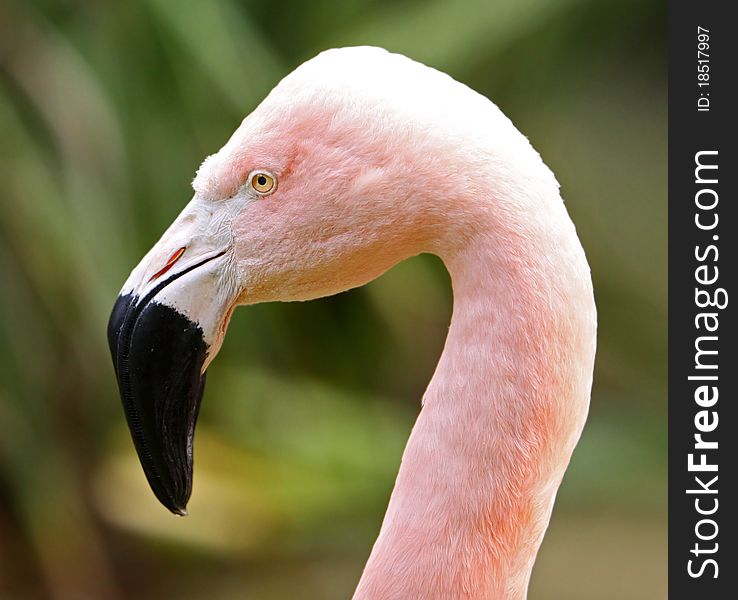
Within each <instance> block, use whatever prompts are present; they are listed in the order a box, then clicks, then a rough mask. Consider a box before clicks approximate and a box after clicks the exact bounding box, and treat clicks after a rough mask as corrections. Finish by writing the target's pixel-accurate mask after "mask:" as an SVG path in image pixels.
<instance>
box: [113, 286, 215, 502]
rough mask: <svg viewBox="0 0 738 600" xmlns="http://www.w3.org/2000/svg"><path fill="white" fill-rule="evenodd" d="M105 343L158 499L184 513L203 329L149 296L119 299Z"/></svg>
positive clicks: (199, 392) (199, 393) (198, 397)
mask: <svg viewBox="0 0 738 600" xmlns="http://www.w3.org/2000/svg"><path fill="white" fill-rule="evenodd" d="M108 341H109V343H110V351H111V355H112V358H113V364H114V367H115V373H116V376H117V379H118V387H119V390H120V396H121V400H122V402H123V408H124V411H125V414H126V419H127V421H128V427H129V429H130V432H131V437H132V438H133V443H134V445H135V447H136V452H137V453H138V457H139V460H140V461H141V466H142V467H143V470H144V473H145V475H146V478H147V479H148V481H149V485H150V486H151V489H152V491H153V492H154V494H155V495H156V497H157V498H158V499H159V501H160V502H161V503H162V504H163V505H164V506H165V507H166V508H167V509H168V510H169V511H171V512H172V513H174V514H175V515H178V516H185V515H186V514H187V502H188V500H189V498H190V494H191V491H192V465H193V441H194V435H195V424H196V422H197V416H198V413H199V410H200V402H201V400H202V394H203V389H204V386H205V373H203V372H202V367H203V364H204V362H205V358H206V356H207V351H208V345H207V344H206V342H205V340H204V338H203V332H202V329H201V328H200V327H199V325H198V324H197V323H193V322H192V321H191V320H190V319H189V318H188V317H187V316H185V315H183V314H181V313H180V312H178V311H176V310H175V309H174V308H171V307H169V306H166V305H164V304H160V303H158V302H156V301H155V300H153V299H152V298H150V297H144V298H143V299H141V300H139V298H138V297H137V296H132V295H126V296H121V297H120V298H118V300H117V302H116V303H115V306H114V308H113V312H112V314H111V316H110V322H109V325H108Z"/></svg>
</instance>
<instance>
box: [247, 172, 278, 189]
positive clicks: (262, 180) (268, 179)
mask: <svg viewBox="0 0 738 600" xmlns="http://www.w3.org/2000/svg"><path fill="white" fill-rule="evenodd" d="M251 187H252V188H254V191H255V192H256V193H257V194H262V195H265V194H271V193H272V192H273V191H274V190H275V188H276V187H277V181H276V180H275V179H274V176H273V175H270V174H269V173H265V172H264V171H256V172H254V173H252V174H251Z"/></svg>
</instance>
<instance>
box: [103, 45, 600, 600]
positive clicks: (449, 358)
mask: <svg viewBox="0 0 738 600" xmlns="http://www.w3.org/2000/svg"><path fill="white" fill-rule="evenodd" d="M193 188H194V196H193V198H192V200H191V201H190V202H189V203H188V204H187V205H186V207H185V208H184V210H183V211H182V213H181V214H180V215H179V217H178V218H177V219H176V220H175V221H174V222H173V223H172V225H171V226H170V227H169V229H168V230H167V231H166V232H165V233H164V235H163V237H162V238H161V240H160V241H159V242H158V243H157V244H156V245H155V246H154V247H153V248H152V249H151V250H150V251H149V252H148V253H147V254H146V256H145V257H144V258H143V259H142V260H141V262H140V263H139V264H138V266H136V267H135V268H134V269H133V271H132V273H131V275H130V277H129V278H128V280H127V281H126V283H125V284H124V286H123V288H122V291H121V293H120V296H119V297H118V299H117V301H116V303H115V306H114V308H113V311H112V314H111V317H110V322H109V325H108V338H109V343H110V347H111V353H112V357H113V363H114V365H115V372H116V376H117V380H118V384H119V388H120V394H121V398H122V402H123V406H124V409H125V414H126V417H127V421H128V425H129V428H130V431H131V435H132V438H133V441H134V444H135V447H136V450H137V452H138V456H139V459H140V462H141V464H142V467H143V470H144V472H145V474H146V477H147V479H148V481H149V484H150V486H151V488H152V490H153V492H154V493H155V494H156V496H157V498H158V499H159V500H160V501H161V502H162V504H163V505H164V506H165V507H166V508H168V509H169V510H170V511H172V512H173V513H175V514H178V515H184V514H186V504H187V501H188V499H189V497H190V493H191V490H192V457H193V439H194V430H195V422H196V419H197V415H198V411H199V407H200V401H201V398H202V393H203V386H204V382H205V372H206V369H207V367H208V365H209V364H210V361H212V360H213V358H214V357H215V355H216V354H217V353H218V350H219V349H220V347H221V344H222V342H223V337H224V335H225V332H226V328H227V326H228V322H229V319H230V317H231V314H232V312H233V310H234V308H235V307H236V306H237V305H242V304H244V305H246V304H254V303H258V302H271V301H298V300H299V301H302V300H310V299H315V298H319V297H324V296H328V295H331V294H336V293H338V292H342V291H344V290H347V289H350V288H354V287H357V286H361V285H363V284H365V283H367V282H369V281H371V280H372V279H374V278H376V277H378V276H379V275H381V274H382V273H384V272H385V271H386V270H387V269H389V268H391V267H392V266H393V265H395V264H397V263H398V262H400V261H402V260H404V259H406V258H408V257H411V256H414V255H417V254H419V253H433V254H436V255H437V256H439V257H440V258H441V259H442V261H443V262H444V264H445V266H446V268H447V270H448V272H449V274H450V276H451V281H452V288H453V295H454V306H453V312H452V317H451V324H450V329H449V333H448V337H447V339H446V342H445V346H444V349H443V353H442V355H441V357H440V360H439V362H438V365H437V368H436V370H435V373H434V374H433V377H432V379H431V381H430V383H429V385H428V388H427V390H426V392H425V394H424V396H423V398H422V409H421V411H420V413H419V416H418V417H417V420H416V422H415V425H414V427H413V429H412V432H411V434H410V438H409V440H408V442H407V446H406V448H405V451H404V453H403V456H402V463H401V466H400V468H399V473H398V475H397V479H396V483H395V486H394V489H393V491H392V494H391V497H390V500H389V505H388V508H387V512H386V514H385V517H384V521H383V523H382V525H381V528H380V531H379V536H378V538H377V540H376V542H375V544H374V547H373V549H372V551H371V554H370V556H369V559H368V561H367V563H366V566H365V569H364V572H363V575H362V576H361V578H360V581H359V583H358V587H357V589H356V592H355V595H354V599H355V600H394V599H397V600H409V599H413V600H414V599H444V600H446V599H454V598H464V599H482V598H485V599H516V600H517V599H521V598H526V596H527V588H528V582H529V579H530V575H531V570H532V568H533V563H534V560H535V557H536V554H537V551H538V548H539V547H540V544H541V542H542V539H543V536H544V532H545V530H546V528H547V526H548V522H549V519H550V515H551V511H552V509H553V504H554V499H555V496H556V492H557V490H558V488H559V485H560V483H561V480H562V477H563V474H564V471H565V470H566V467H567V465H568V463H569V460H570V457H571V454H572V452H573V450H574V447H575V445H576V443H577V441H578V439H579V436H580V434H581V431H582V428H583V426H584V423H585V420H586V416H587V412H588V407H589V398H590V391H591V384H592V371H593V362H594V355H595V345H596V309H595V303H594V298H593V290H592V283H591V275H590V271H589V266H588V264H587V260H586V258H585V255H584V251H583V249H582V246H581V244H580V242H579V239H578V237H577V234H576V231H575V228H574V225H573V223H572V221H571V219H570V218H569V216H568V214H567V211H566V209H565V207H564V203H563V201H562V199H561V196H560V194H559V186H558V183H557V181H556V179H555V178H554V175H553V174H552V172H551V171H550V170H549V169H548V168H547V167H546V166H545V164H544V163H543V161H542V160H541V158H540V156H539V155H538V153H537V152H536V151H535V150H534V149H533V148H532V146H531V145H530V143H529V142H528V140H527V139H526V138H525V137H524V136H523V135H522V134H521V133H520V132H519V131H518V130H517V129H516V128H515V126H514V125H513V124H512V122H511V121H510V120H509V119H508V118H507V117H505V115H504V114H503V113H502V112H501V111H500V110H499V109H498V108H497V107H496V106H495V105H494V104H493V103H492V102H490V101H489V100H488V99H487V98H485V97H484V96H482V95H480V94H478V93H476V92H474V91H472V90H471V89H469V88H468V87H467V86H465V85H463V84H461V83H459V82H457V81H455V80H454V79H452V78H451V77H450V76H448V75H446V74H444V73H441V72H439V71H437V70H435V69H432V68H429V67H427V66H425V65H422V64H420V63H418V62H415V61H413V60H411V59H409V58H407V57H404V56H402V55H399V54H393V53H390V52H387V51H386V50H383V49H379V48H372V47H355V48H342V49H333V50H328V51H325V52H323V53H321V54H319V55H318V56H316V57H315V58H313V59H311V60H309V61H307V62H305V63H304V64H302V65H301V66H299V67H298V68H297V69H296V70H294V71H293V72H292V73H291V74H289V75H288V76H287V77H285V78H284V79H283V80H282V81H281V82H280V83H279V84H278V85H277V86H276V87H275V88H274V89H273V90H272V91H271V92H270V93H269V95H268V96H267V97H266V98H265V99H264V100H263V102H262V103H261V104H260V105H259V106H258V107H257V108H256V109H255V110H254V111H253V112H252V113H251V114H250V115H249V116H247V117H246V118H245V119H244V121H243V122H242V123H241V125H240V127H239V128H238V129H237V130H236V132H235V133H234V134H233V135H232V137H231V138H230V139H229V140H228V142H227V143H226V144H225V145H224V146H223V148H222V149H221V150H219V151H218V152H217V153H216V154H213V155H212V156H209V157H208V158H206V159H205V161H204V162H203V164H202V166H201V167H200V168H199V170H198V172H197V175H196V177H195V179H194V181H193Z"/></svg>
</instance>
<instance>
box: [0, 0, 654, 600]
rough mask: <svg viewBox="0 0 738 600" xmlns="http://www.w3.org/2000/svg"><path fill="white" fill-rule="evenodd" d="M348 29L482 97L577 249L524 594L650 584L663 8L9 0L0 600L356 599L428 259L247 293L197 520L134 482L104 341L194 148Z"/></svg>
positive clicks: (411, 407) (443, 293)
mask: <svg viewBox="0 0 738 600" xmlns="http://www.w3.org/2000/svg"><path fill="white" fill-rule="evenodd" d="M365 43H368V44H375V45H382V46H385V47H387V48H388V49H390V50H393V51H399V52H402V53H405V54H407V55H409V56H411V57H413V58H415V59H418V60H420V61H423V62H426V63H428V64H431V65H433V66H435V67H438V68H440V69H442V70H445V71H447V72H449V73H450V74H451V75H453V76H454V77H455V78H457V79H459V80H461V81H463V82H465V83H467V84H469V85H470V86H471V87H473V88H475V89H477V90H478V91H480V92H482V93H483V94H486V95H487V96H489V97H490V98H492V99H493V100H494V101H495V102H496V103H498V105H500V107H501V108H502V109H503V110H504V111H505V112H506V113H507V114H508V116H510V117H511V118H512V119H513V121H514V122H515V123H516V124H517V125H518V127H519V128H520V129H521V130H522V131H523V132H525V133H526V135H529V136H530V138H531V141H532V142H533V144H534V146H535V147H536V148H537V149H538V150H539V151H540V152H541V154H542V155H543V157H544V159H545V160H546V162H547V163H548V164H549V165H550V166H551V167H552V168H553V170H554V172H555V173H556V174H557V177H558V178H559V181H560V182H561V184H562V191H563V195H564V198H565V199H566V202H567V205H568V207H569V210H570V212H571V214H572V217H573V219H574V221H575V223H576V224H577V228H578V231H579V233H580V235H581V237H582V240H583V243H584V246H585V248H586V250H587V252H588V256H589V258H590V262H591V266H592V271H593V276H594V280H595V289H596V293H597V298H598V305H599V314H600V345H599V354H598V362H597V373H596V378H595V389H594V393H593V401H592V411H591V418H590V421H589V424H588V426H587V429H586V431H585V434H584V436H583V438H582V441H581V444H580V446H579V448H578V450H577V452H576V453H575V457H574V460H573V462H572V466H571V469H570V470H569V472H568V473H567V476H566V479H565V482H564V485H563V487H562V489H561V492H560V494H559V502H558V503H557V507H556V511H555V513H554V518H553V521H552V526H551V532H550V535H549V536H548V537H547V539H546V541H545V543H544V546H543V549H542V551H541V555H540V558H539V562H538V566H537V567H536V570H535V572H534V580H533V585H532V591H531V597H533V598H542V599H544V598H545V599H554V598H561V599H567V600H572V599H579V598H581V599H585V598H587V599H600V598H602V599H605V598H631V599H637V598H644V599H649V600H650V599H652V598H656V597H663V596H664V595H665V525H664V520H665V504H666V502H665V500H666V499H665V446H666V412H665V411H666V403H665V358H666V357H665V346H666V343H665V342H666V329H665V322H666V195H665V189H666V186H665V181H666V178H665V169H666V162H665V159H666V98H665V79H666V74H665V73H666V71H665V50H664V48H665V6H664V5H663V3H661V2H655V1H647V2H636V0H624V1H623V2H605V1H604V0H589V1H587V0H501V1H492V0H456V1H451V0H434V1H433V0H431V1H421V0H401V1H390V0H383V1H371V0H345V1H343V2H335V1H333V0H331V1H329V0H312V1H311V2H300V1H298V0H290V1H280V2H272V1H267V0H253V1H243V2H239V1H237V0H210V1H208V2H198V1H195V0H179V1H177V2H175V1H174V0H143V1H135V2H134V1H130V2H114V1H112V0H99V1H96V2H93V1H92V0H35V1H32V2H28V1H24V0H5V2H3V3H2V4H0V143H1V145H0V176H1V180H2V182H3V186H2V192H1V197H0V276H1V283H0V311H1V312H0V315H1V317H0V598H47V597H51V598H62V599H66V598H122V597H137V598H158V597H177V598H200V597H203V596H205V595H207V597H209V598H232V597H241V598H265V599H268V598H301V599H313V598H315V599H328V600H331V599H339V598H348V597H349V596H350V593H351V591H352V589H353V586H354V585H355V583H356V581H357V580H358V577H359V575H360V573H361V569H362V566H363V562H364V560H365V559H366V557H367V556H368V553H369V550H370V548H371V544H372V541H373V538H374V536H375V535H376V532H377V531H378V528H379V524H380V522H381V516H382V513H383V510H384V508H385V506H386V502H387V498H388V494H389V491H390V489H391V486H392V483H393V479H394V475H395V473H396V470H397V466H398V464H399V459H400V455H401V452H402V448H403V445H404V442H405V440H406V437H407V435H408V433H409V430H410V427H411V424H412V421H413V419H414V417H415V415H416V413H417V411H418V409H419V398H420V396H421V394H422V391H423V389H424V386H425V384H426V382H427V381H428V380H429V378H430V375H431V373H432V371H433V368H434V365H435V362H436V360H437V358H438V356H439V354H440V351H441V348H442V344H443V339H444V336H445V332H446V328H447V323H448V319H449V316H450V306H451V297H450V290H449V285H448V277H447V275H446V273H445V270H444V269H443V266H442V265H441V264H440V262H439V261H438V260H437V259H435V258H432V257H418V258H415V259H412V260H411V261H408V262H406V263H403V264H402V265H399V266H398V267H396V268H395V269H394V270H392V271H391V272H389V273H387V274H386V275H385V276H383V277H382V278H380V279H379V280H377V281H376V282H374V283H372V284H370V285H368V286H366V287H365V288H362V289H359V290H355V291H351V292H348V293H345V294H342V295H340V296H337V297H334V298H329V299H325V300H321V301H318V302H312V303H307V304H295V305H291V304H285V305H263V306H256V307H252V308H249V309H240V310H239V311H237V312H236V315H235V317H234V319H233V322H232V325H231V328H230V331H229V336H228V339H227V342H226V344H225V347H224V349H223V350H222V352H221V354H220V355H219V357H218V359H217V360H216V361H215V363H214V364H213V366H212V367H211V369H210V375H209V384H208V390H207V391H206V397H205V401H204V404H203V410H202V415H201V429H200V430H199V431H198V438H197V462H198V464H197V473H196V481H195V491H194V496H193V500H192V503H191V507H190V508H191V510H190V512H191V515H192V516H191V517H188V518H187V519H185V520H181V519H174V518H170V517H169V515H167V514H166V513H165V512H164V511H163V509H161V508H160V507H159V506H158V505H157V504H156V501H155V500H154V498H153V495H152V494H151V493H150V492H149V490H148V489H147V487H146V483H145V480H144V478H143V476H142V474H141V472H140V468H139V466H138V463H137V460H136V458H135V455H134V452H133V447H132V444H131V443H130V440H129V439H128V434H127V431H126V429H125V425H124V420H123V418H122V414H121V410H120V406H119V401H118V399H117V394H116V390H115V388H114V378H113V373H112V368H111V365H110V360H109V356H108V351H107V347H106V341H105V335H104V331H105V324H106V319H107V315H108V311H109V309H110V307H111V306H112V303H113V300H114V298H115V296H116V294H117V291H118V289H119V287H120V285H121V284H122V281H123V280H124V279H125V278H126V276H127V274H128V273H129V271H130V269H131V268H132V267H133V266H134V265H135V264H136V262H137V261H138V259H139V257H140V256H141V255H143V253H144V252H145V251H146V250H147V249H148V248H149V247H150V246H151V244H152V243H153V242H154V241H155V240H156V239H158V237H159V235H160V234H161V232H162V231H163V230H164V228H165V227H166V226H167V225H168V224H169V222H170V221H171V220H172V219H173V217H174V216H175V215H176V214H177V213H178V212H179V210H180V209H181V208H182V206H183V205H184V204H185V203H186V201H187V200H188V199H189V197H190V195H191V190H190V188H189V180H190V178H191V177H192V175H193V174H194V171H195V169H196V168H197V166H198V164H199V163H200V161H201V160H202V159H203V158H204V156H206V155H207V154H209V153H211V152H213V151H215V150H216V149H218V148H219V147H220V146H221V145H222V144H223V143H224V141H225V140H226V139H227V137H228V136H229V135H230V133H231V132H232V130H233V129H234V128H235V127H236V126H237V125H238V123H239V122H240V120H241V119H242V118H243V116H244V115H245V114H247V113H248V112H249V111H250V110H252V109H253V108H254V107H255V106H256V104H257V103H258V102H259V100H260V99H261V98H262V97H263V96H264V95H265V94H266V93H267V92H268V91H269V89H270V88H271V87H272V86H273V85H274V84H275V83H276V82H277V81H278V80H279V79H280V78H281V77H283V76H284V75H285V74H287V73H288V72H289V71H290V70H291V69H293V68H294V67H295V66H297V65H298V64H299V63H300V62H302V61H303V60H305V59H307V58H310V57H311V56H312V55H314V54H316V53H317V52H318V51H320V50H321V49H324V48H327V47H331V46H336V45H357V44H365Z"/></svg>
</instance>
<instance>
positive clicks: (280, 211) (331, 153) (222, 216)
mask: <svg viewBox="0 0 738 600" xmlns="http://www.w3.org/2000/svg"><path fill="white" fill-rule="evenodd" d="M452 84H453V85H460V84H456V83H455V82H453V80H451V79H450V78H448V77H447V76H445V75H442V74H440V73H438V72H437V71H433V70H432V69H429V68H427V67H424V66H422V65H419V64H418V63H415V62H413V61H411V60H409V59H407V58H405V57H401V56H399V55H393V54H390V53H387V52H385V51H383V50H379V49H372V48H352V49H342V50H332V51H328V52H325V53H323V54H321V55H319V56H318V57H316V58H314V59H312V60H311V61H308V62H307V63H305V64H304V65H302V66H301V67H299V68H298V69H297V70H296V71H294V72H293V73H292V74H290V75H289V76H287V77H286V78H285V79H284V80H283V81H282V82H281V83H280V84H279V85H278V86H277V87H276V88H275V89H274V90H273V91H272V92H271V93H270V94H269V96H268V97H267V98H266V99H265V100H264V101H263V102H262V104H260V105H259V106H258V107H257V108H256V110H255V111H254V112H253V113H251V114H250V115H249V116H248V117H247V118H246V119H245V120H244V121H243V123H242V124H241V126H240V127H239V128H238V129H237V130H236V132H235V133H234V134H233V136H232V137H231V138H230V140H229V141H228V142H227V143H226V144H225V146H224V147H223V148H222V149H221V150H220V151H219V152H217V153H216V154H214V155H212V156H210V157H208V158H207V159H206V160H205V161H204V163H203V164H202V166H201V167H200V169H199V171H198V173H197V176H196V177H195V179H194V182H193V187H194V191H195V193H194V197H193V198H192V200H191V201H190V202H189V204H187V206H186V207H185V208H184V210H183V211H182V213H181V214H180V215H179V217H178V218H177V219H176V220H175V221H174V222H173V223H172V225H171V226H170V227H169V229H168V230H167V231H166V232H165V233H164V235H163V237H162V238H161V239H160V240H159V242H158V243H157V244H156V245H155V246H154V247H153V248H152V249H151V250H150V251H149V252H148V254H146V256H145V257H144V258H143V259H142V260H141V262H140V263H139V264H138V266H136V267H135V268H134V270H133V271H132V273H131V275H130V277H129V278H128V280H127V281H126V283H125V285H124V286H123V289H122V291H121V293H120V296H119V297H118V299H117V301H116V303H115V306H114V308H113V311H112V314H111V317H110V321H109V325H108V338H109V343H110V348H111V353H112V358H113V363H114V366H115V371H116V376H117V379H118V384H119V389H120V394H121V398H122V401H123V406H124V409H125V413H126V417H127V420H128V425H129V428H130V430H131V434H132V437H133V441H134V444H135V447H136V450H137V452H138V455H139V459H140V461H141V464H142V466H143V469H144V471H145V473H146V476H147V478H148V481H149V483H150V485H151V487H152V489H153V491H154V493H155V494H156V496H157V497H158V498H159V500H160V501H161V502H162V503H163V504H164V505H165V506H166V507H167V508H168V509H169V510H170V511H172V512H174V513H175V514H186V511H185V509H186V504H187V501H188V499H189V496H190V493H191V488H192V455H193V437H194V429H195V422H196V419H197V415H198V410H199V406H200V401H201V398H202V394H203V386H204V382H205V371H206V369H207V367H208V365H209V363H210V361H211V360H212V359H213V358H214V357H215V355H216V354H217V352H218V350H219V349H220V346H221V344H222V341H223V337H224V335H225V332H226V328H227V326H228V322H229V319H230V316H231V313H232V311H233V309H234V307H235V306H237V305H239V304H252V303H257V302H265V301H275V300H279V301H292V300H308V299H311V298H317V297H321V296H326V295H330V294H334V293H337V292H340V291H343V290H346V289H349V288H352V287H355V286H358V285H362V284H364V283H366V282H367V281H369V280H371V279H373V278H374V277H376V276H378V275H379V274H381V273H382V272H383V271H384V270H386V269H387V268H389V267H390V266H392V265H393V264H394V263H396V262H397V261H398V260H400V259H401V258H404V257H407V256H411V255H413V254H417V253H419V252H421V251H424V250H427V249H428V244H429V240H432V239H434V238H435V237H437V235H436V234H437V232H434V231H433V227H434V226H437V224H438V222H439V219H438V218H435V217H434V214H433V209H429V208H426V210H425V212H423V211H422V210H416V209H414V208H413V206H412V204H413V203H417V202H420V198H421V197H422V196H423V194H426V193H432V194H433V195H434V196H435V197H440V198H443V197H444V196H445V195H448V196H449V197H450V196H451V195H452V190H453V189H457V188H458V186H459V185H461V184H463V181H462V180H463V172H462V171H461V170H460V169H459V167H458V165H457V164H456V163H454V162H453V161H451V162H449V163H448V164H442V162H439V161H442V158H439V156H440V155H439V153H437V152H434V150H437V146H438V143H439V142H438V136H437V135H435V134H434V132H433V128H432V127H430V126H424V125H423V124H422V120H421V122H420V124H419V122H418V119H417V115H418V113H420V114H422V104H423V102H424V101H425V100H427V94H428V93H429V92H428V88H430V89H435V90H436V91H437V90H438V88H439V87H440V88H441V89H443V86H450V85H452ZM464 89H466V88H464ZM467 91H468V90H467ZM397 98H403V100H402V101H397ZM411 115H415V117H413V118H411ZM436 118H437V117H436ZM411 123H413V125H411ZM418 182H423V183H422V184H419V183H418ZM460 182H461V183H460ZM424 206H426V207H428V206H430V205H429V204H427V203H424ZM434 224H435V225H434Z"/></svg>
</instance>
